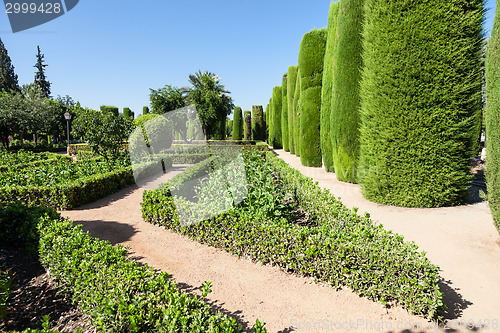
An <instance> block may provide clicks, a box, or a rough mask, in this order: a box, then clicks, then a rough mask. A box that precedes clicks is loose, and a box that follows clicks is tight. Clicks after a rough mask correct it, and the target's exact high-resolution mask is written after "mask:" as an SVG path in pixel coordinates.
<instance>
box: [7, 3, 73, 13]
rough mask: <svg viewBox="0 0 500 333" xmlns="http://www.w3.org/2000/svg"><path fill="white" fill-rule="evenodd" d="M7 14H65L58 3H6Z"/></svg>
mask: <svg viewBox="0 0 500 333" xmlns="http://www.w3.org/2000/svg"><path fill="white" fill-rule="evenodd" d="M5 12H6V13H7V14H21V13H22V14H59V13H61V12H63V8H62V7H61V3H59V2H56V3H52V2H45V3H44V2H42V3H34V2H6V3H5Z"/></svg>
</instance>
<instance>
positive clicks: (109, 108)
mask: <svg viewBox="0 0 500 333" xmlns="http://www.w3.org/2000/svg"><path fill="white" fill-rule="evenodd" d="M100 109H101V111H102V112H112V113H113V114H114V115H115V116H118V114H119V113H120V112H119V110H118V108H117V107H116V106H109V105H101V108H100Z"/></svg>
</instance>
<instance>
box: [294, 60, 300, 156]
mask: <svg viewBox="0 0 500 333" xmlns="http://www.w3.org/2000/svg"><path fill="white" fill-rule="evenodd" d="M293 143H294V145H295V155H297V156H300V68H299V69H298V70H297V81H296V82H295V94H294V96H293Z"/></svg>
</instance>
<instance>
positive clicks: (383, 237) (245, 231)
mask: <svg viewBox="0 0 500 333" xmlns="http://www.w3.org/2000/svg"><path fill="white" fill-rule="evenodd" d="M263 156H264V158H265V162H263V163H262V165H261V167H259V166H257V169H259V170H260V169H262V170H266V169H269V170H270V171H269V174H267V175H264V176H263V177H261V178H262V179H264V180H265V179H268V178H272V176H273V175H274V176H277V180H273V182H272V184H275V185H274V186H275V187H274V193H275V195H276V193H278V194H277V195H279V196H281V197H282V198H285V197H287V196H291V197H293V198H294V200H295V201H296V202H297V203H298V204H299V206H300V207H301V208H302V209H303V210H305V211H306V212H307V214H308V215H309V216H310V217H311V219H312V221H313V222H314V223H313V226H299V225H297V224H295V223H293V222H291V221H289V220H288V219H287V218H285V217H282V216H280V215H281V214H280V212H279V210H283V208H280V209H278V211H277V213H275V214H276V215H278V216H276V217H270V216H269V215H264V214H263V213H262V212H260V211H259V210H261V209H269V208H268V207H269V205H270V204H272V202H271V203H269V202H266V204H265V205H263V204H262V202H263V201H264V200H266V199H265V196H267V195H268V194H269V193H273V192H270V190H269V189H268V188H267V187H269V182H270V181H269V182H268V183H267V187H266V188H265V190H264V188H259V189H254V190H253V191H255V192H250V185H249V196H250V195H252V198H253V200H258V202H256V205H254V204H253V201H252V203H251V204H248V203H245V201H246V200H247V199H248V197H247V199H245V200H244V201H243V202H242V203H241V204H240V206H238V207H237V208H236V209H232V210H230V211H228V212H226V213H224V214H221V215H219V216H217V217H214V218H212V219H210V220H206V221H203V222H201V223H198V224H193V225H190V226H187V227H185V226H181V225H180V223H179V220H178V217H177V214H176V211H175V206H174V203H173V200H172V197H171V196H170V193H169V192H168V190H166V189H165V188H160V189H156V190H152V191H145V192H144V193H143V203H142V212H143V218H144V220H145V221H146V222H149V223H153V224H157V225H162V226H166V227H167V228H169V229H171V230H174V231H176V232H179V233H181V234H184V235H187V236H188V237H190V238H192V239H195V240H197V241H200V242H202V243H206V244H209V245H212V246H216V247H220V248H223V249H224V250H226V251H228V252H231V253H233V254H236V255H238V256H249V257H251V258H252V260H256V261H260V262H262V263H270V264H273V265H277V266H279V267H281V268H283V269H286V270H288V271H292V272H295V273H299V274H302V275H304V276H311V277H314V278H316V279H318V280H320V281H325V282H328V283H330V284H331V285H333V286H335V287H339V286H346V287H348V288H350V289H351V290H353V291H355V292H357V293H358V294H359V295H360V296H366V297H368V298H369V299H371V300H375V301H380V302H382V303H383V304H389V305H391V304H401V305H402V306H404V307H405V308H406V309H408V310H409V311H411V312H412V313H415V314H420V315H423V316H425V317H427V318H429V319H434V318H441V317H440V314H439V313H438V312H439V311H440V310H442V309H443V308H444V305H443V302H442V298H443V294H442V292H441V291H440V290H439V286H438V281H439V276H438V271H439V268H438V267H437V266H435V265H433V264H432V263H430V262H429V260H428V259H427V258H426V257H425V253H423V252H422V253H420V252H418V247H417V246H416V245H415V244H414V243H409V242H405V241H404V239H403V237H402V236H400V235H397V234H395V233H392V232H391V231H387V230H385V229H383V227H382V226H381V225H378V226H376V225H374V224H373V223H372V221H371V219H370V218H369V214H366V215H365V216H364V217H361V216H359V215H358V214H357V213H356V210H349V209H348V208H346V207H345V206H344V205H343V204H342V203H341V202H340V201H338V200H336V198H335V197H334V196H333V195H331V194H330V193H329V191H328V190H325V189H321V188H320V187H319V186H318V185H317V183H313V181H312V180H311V179H310V178H307V177H305V176H303V175H301V174H300V173H299V172H298V171H297V170H295V169H293V168H291V167H290V166H288V165H287V164H286V163H285V162H284V161H282V160H280V159H279V158H277V157H276V156H275V155H274V154H273V153H271V152H267V153H265V154H264V155H263ZM246 158H248V157H246ZM254 158H255V157H254ZM246 163H248V160H247V161H246ZM254 165H255V164H254ZM246 169H247V179H248V181H249V182H252V181H254V180H253V179H252V178H251V177H249V174H248V173H249V172H254V171H250V170H249V167H248V166H247V168H246ZM254 169H255V167H252V170H254ZM255 181H256V182H257V181H258V180H257V179H256V180H255ZM262 191H264V192H265V196H260V197H259V196H258V195H256V194H255V193H258V192H262ZM266 191H267V192H266ZM280 193H281V194H280ZM255 198H257V199H255ZM259 202H260V204H259ZM277 204H278V205H279V204H280V203H279V202H278V203H277ZM261 206H265V207H263V208H261ZM242 207H243V208H242ZM248 207H250V209H248ZM272 210H275V211H276V208H272V209H271V211H272Z"/></svg>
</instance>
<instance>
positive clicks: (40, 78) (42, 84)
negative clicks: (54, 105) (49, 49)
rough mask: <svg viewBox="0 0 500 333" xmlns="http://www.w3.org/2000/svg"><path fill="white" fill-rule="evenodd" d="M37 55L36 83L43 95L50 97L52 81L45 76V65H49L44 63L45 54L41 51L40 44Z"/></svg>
mask: <svg viewBox="0 0 500 333" xmlns="http://www.w3.org/2000/svg"><path fill="white" fill-rule="evenodd" d="M37 50H38V52H37V55H36V64H35V66H33V67H35V68H36V69H37V71H36V73H35V85H36V86H37V87H38V89H40V91H41V93H42V96H44V97H46V98H49V97H50V82H49V81H47V78H46V77H45V67H47V65H46V64H44V60H43V58H45V55H43V54H42V53H41V52H40V46H37Z"/></svg>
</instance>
